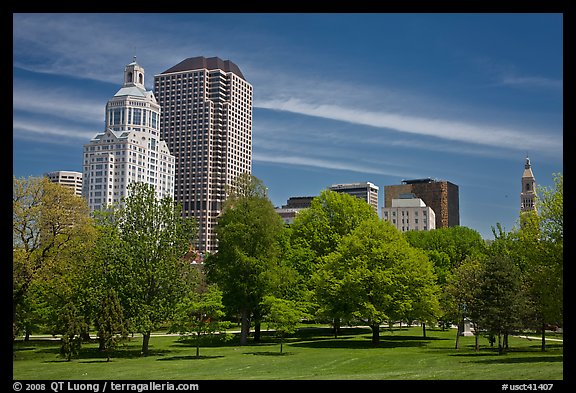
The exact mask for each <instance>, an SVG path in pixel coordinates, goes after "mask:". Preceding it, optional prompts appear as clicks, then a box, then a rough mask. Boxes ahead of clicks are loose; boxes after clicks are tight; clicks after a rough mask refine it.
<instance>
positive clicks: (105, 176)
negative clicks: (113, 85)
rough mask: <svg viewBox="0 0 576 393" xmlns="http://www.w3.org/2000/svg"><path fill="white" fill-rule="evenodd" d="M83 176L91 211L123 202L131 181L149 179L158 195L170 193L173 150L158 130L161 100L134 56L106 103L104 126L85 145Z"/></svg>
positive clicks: (146, 181)
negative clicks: (157, 98) (118, 86)
mask: <svg viewBox="0 0 576 393" xmlns="http://www.w3.org/2000/svg"><path fill="white" fill-rule="evenodd" d="M83 179H84V181H83V195H84V197H85V198H86V199H87V201H88V205H89V206H90V210H91V211H93V210H100V209H102V208H104V207H106V206H107V205H112V204H121V203H122V199H123V198H125V197H126V196H128V185H129V184H130V183H132V182H143V183H148V184H151V185H153V186H154V189H155V192H156V197H157V198H159V199H160V198H163V197H171V198H172V197H173V195H174V156H173V155H171V154H170V151H169V150H168V147H167V146H166V143H165V142H164V141H162V139H161V136H160V105H158V103H157V102H156V98H155V97H154V94H153V93H152V92H151V91H146V88H145V87H144V68H143V67H142V66H140V65H139V64H138V63H137V62H136V59H134V61H133V62H132V63H130V64H128V65H127V66H126V67H125V69H124V84H123V85H122V87H121V88H120V90H118V92H117V93H116V94H114V96H113V97H112V98H111V99H110V100H109V101H108V103H107V104H106V114H105V129H104V131H103V132H101V133H98V134H96V136H94V138H92V140H91V141H90V142H89V143H87V144H85V145H84V162H83Z"/></svg>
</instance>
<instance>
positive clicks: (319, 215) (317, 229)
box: [292, 189, 378, 257]
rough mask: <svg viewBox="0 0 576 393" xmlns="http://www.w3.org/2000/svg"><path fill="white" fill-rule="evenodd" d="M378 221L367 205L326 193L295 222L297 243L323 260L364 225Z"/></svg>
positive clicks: (330, 192)
mask: <svg viewBox="0 0 576 393" xmlns="http://www.w3.org/2000/svg"><path fill="white" fill-rule="evenodd" d="M377 217H378V214H377V213H376V212H375V211H374V209H373V208H372V207H371V206H370V205H369V204H368V203H366V201H364V200H362V199H359V198H356V197H354V196H351V195H349V194H345V193H338V192H335V191H331V190H329V189H326V190H323V191H322V192H321V193H320V195H318V196H317V197H316V198H314V199H312V202H311V205H310V207H309V208H308V209H305V210H303V211H301V212H300V213H298V215H297V216H296V218H295V219H294V223H293V224H292V233H293V240H294V242H293V243H295V244H296V245H300V246H303V247H305V248H307V249H309V250H311V251H312V252H313V255H314V256H315V257H323V256H326V255H328V254H329V253H331V252H332V251H334V250H335V249H336V248H337V247H338V244H339V243H340V239H342V237H344V236H346V235H348V234H349V233H350V232H352V230H354V229H355V228H356V227H358V225H360V224H361V223H362V222H363V221H365V220H367V219H375V218H377Z"/></svg>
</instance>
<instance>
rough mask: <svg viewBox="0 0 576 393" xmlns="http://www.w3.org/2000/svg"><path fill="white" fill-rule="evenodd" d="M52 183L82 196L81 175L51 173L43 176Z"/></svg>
mask: <svg viewBox="0 0 576 393" xmlns="http://www.w3.org/2000/svg"><path fill="white" fill-rule="evenodd" d="M44 176H45V177H47V178H48V179H49V180H50V181H51V182H52V183H58V184H61V185H63V186H64V187H66V188H69V189H71V190H72V191H74V194H76V195H78V196H82V173H80V172H74V171H52V172H47V173H45V174H44Z"/></svg>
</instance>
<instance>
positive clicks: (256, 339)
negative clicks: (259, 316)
mask: <svg viewBox="0 0 576 393" xmlns="http://www.w3.org/2000/svg"><path fill="white" fill-rule="evenodd" d="M260 325H261V323H260V320H257V321H255V322H254V342H255V343H259V342H260Z"/></svg>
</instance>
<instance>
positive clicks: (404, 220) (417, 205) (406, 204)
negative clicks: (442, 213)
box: [382, 193, 436, 232]
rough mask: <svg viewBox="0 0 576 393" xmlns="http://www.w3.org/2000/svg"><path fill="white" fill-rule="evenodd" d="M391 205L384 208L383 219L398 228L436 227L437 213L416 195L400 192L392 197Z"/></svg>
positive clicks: (406, 229)
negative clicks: (396, 196) (395, 197)
mask: <svg viewBox="0 0 576 393" xmlns="http://www.w3.org/2000/svg"><path fill="white" fill-rule="evenodd" d="M391 204H392V206H391V207H383V208H382V219H383V220H385V221H389V222H390V223H392V224H393V225H394V226H395V227H396V228H397V229H398V230H400V231H402V232H406V231H412V230H415V231H429V230H431V229H436V214H435V213H434V210H432V208H431V207H429V206H426V204H425V203H424V201H423V200H422V199H420V198H417V197H416V195H414V194H412V193H410V194H400V195H399V198H398V199H392V203H391Z"/></svg>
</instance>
